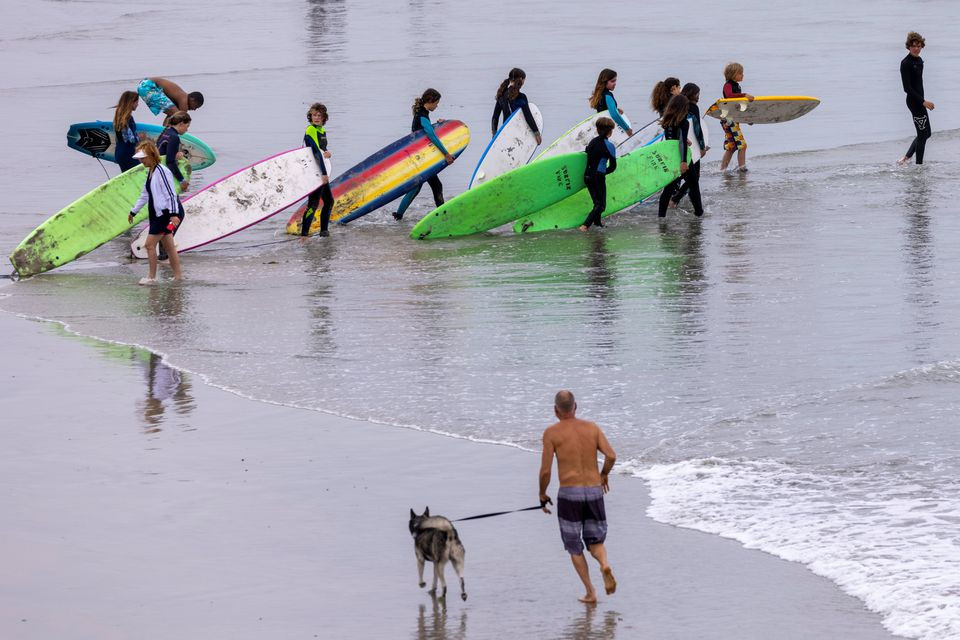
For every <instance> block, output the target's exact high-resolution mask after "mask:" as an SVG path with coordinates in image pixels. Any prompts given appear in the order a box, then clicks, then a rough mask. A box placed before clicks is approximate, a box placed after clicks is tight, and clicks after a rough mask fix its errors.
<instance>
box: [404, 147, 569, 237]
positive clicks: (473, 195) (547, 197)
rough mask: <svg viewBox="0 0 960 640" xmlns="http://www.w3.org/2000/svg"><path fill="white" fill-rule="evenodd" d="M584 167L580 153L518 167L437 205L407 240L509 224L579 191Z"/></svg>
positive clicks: (467, 232)
mask: <svg viewBox="0 0 960 640" xmlns="http://www.w3.org/2000/svg"><path fill="white" fill-rule="evenodd" d="M586 167H587V154H585V153H565V154H562V155H558V156H554V157H552V158H547V159H545V160H538V161H537V162H535V163H533V164H528V165H525V166H522V167H519V168H517V169H514V170H513V171H509V172H507V173H505V174H503V175H501V176H497V177H496V178H494V179H493V180H491V181H489V182H485V183H483V184H481V185H478V186H476V187H474V188H473V189H470V190H469V191H465V192H464V193H461V194H460V195H458V196H457V197H456V198H453V199H452V200H449V201H447V202H446V203H444V204H442V205H440V206H439V207H437V208H436V209H434V210H433V211H431V212H430V213H429V214H427V216H426V217H425V218H424V219H423V220H421V221H420V222H418V223H417V224H416V226H415V227H414V228H413V231H411V232H410V237H411V238H413V239H415V240H425V239H427V238H430V239H433V238H449V237H453V236H466V235H470V234H472V233H480V232H482V231H488V230H490V229H493V228H496V227H499V226H500V225H504V224H507V223H508V222H513V221H514V220H516V219H517V218H522V217H524V216H526V215H529V214H531V213H533V212H535V211H540V210H541V209H543V208H544V207H549V206H550V205H552V204H553V203H555V202H559V201H561V200H563V199H564V198H568V197H570V196H571V195H573V194H574V193H576V192H577V191H581V190H583V171H584V169H586ZM584 215H586V214H584Z"/></svg>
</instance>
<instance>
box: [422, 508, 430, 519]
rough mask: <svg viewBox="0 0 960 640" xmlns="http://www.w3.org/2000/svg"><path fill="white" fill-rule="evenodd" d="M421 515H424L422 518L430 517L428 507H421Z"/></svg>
mask: <svg viewBox="0 0 960 640" xmlns="http://www.w3.org/2000/svg"><path fill="white" fill-rule="evenodd" d="M423 517H424V518H429V517H430V507H424V508H423Z"/></svg>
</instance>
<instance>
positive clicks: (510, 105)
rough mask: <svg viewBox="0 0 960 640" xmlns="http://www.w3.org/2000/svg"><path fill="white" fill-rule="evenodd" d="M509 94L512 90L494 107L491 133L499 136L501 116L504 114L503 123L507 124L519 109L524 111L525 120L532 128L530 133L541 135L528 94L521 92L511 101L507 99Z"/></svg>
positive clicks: (498, 99)
mask: <svg viewBox="0 0 960 640" xmlns="http://www.w3.org/2000/svg"><path fill="white" fill-rule="evenodd" d="M509 92H510V89H507V90H506V91H504V92H503V95H502V96H500V97H499V98H497V103H496V105H495V106H494V107H493V119H492V120H491V121H490V128H491V131H493V135H497V130H498V129H499V128H500V115H501V114H503V121H504V123H506V121H507V118H509V117H510V114H511V113H513V112H514V111H516V110H517V109H520V110H521V111H523V119H524V120H526V121H527V126H528V127H530V131H532V132H534V133H536V134H539V133H540V130H539V129H538V128H537V121H536V120H534V119H533V113H532V112H531V111H530V101H529V100H527V96H526V94H524V93H523V92H522V91H521V92H520V93H518V94H517V97H516V98H514V99H513V100H510V99H509V98H508V97H507V94H508V93H509Z"/></svg>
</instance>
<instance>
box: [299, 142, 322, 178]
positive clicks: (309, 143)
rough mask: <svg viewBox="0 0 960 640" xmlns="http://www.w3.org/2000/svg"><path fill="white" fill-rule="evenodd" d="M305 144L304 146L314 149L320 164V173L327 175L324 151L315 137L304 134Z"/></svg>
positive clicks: (315, 156)
mask: <svg viewBox="0 0 960 640" xmlns="http://www.w3.org/2000/svg"><path fill="white" fill-rule="evenodd" d="M303 144H304V146H307V147H310V150H311V151H313V157H314V158H316V159H317V164H318V165H320V173H321V174H322V175H327V163H326V162H324V161H323V151H321V150H320V148H319V147H317V145H316V144H314V142H313V138H311V137H310V136H308V135H305V136H303Z"/></svg>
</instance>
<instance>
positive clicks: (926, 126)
mask: <svg viewBox="0 0 960 640" xmlns="http://www.w3.org/2000/svg"><path fill="white" fill-rule="evenodd" d="M906 45H907V51H909V53H908V54H907V56H906V57H905V58H904V59H903V60H901V61H900V80H901V81H902V82H903V91H904V92H905V93H906V94H907V109H910V115H911V116H912V117H913V126H914V128H915V129H916V130H917V137H916V138H914V139H913V142H911V143H910V148H909V149H907V154H906V155H905V156H903V157H902V158H900V159H899V160H897V164H906V163H907V162H909V161H910V158H912V157H913V154H914V153H916V154H917V164H923V151H924V147H926V145H927V138H929V137H930V135H931V132H930V116H929V114H928V113H927V109H930V110H931V111H933V103H932V102H930V101H929V100H926V99H925V98H924V97H923V58H921V57H920V52H921V51H923V48H924V47H925V46H926V45H927V41H926V40H924V39H923V36H921V35H920V34H919V33H917V32H916V31H911V32H910V33H908V34H907V43H906Z"/></svg>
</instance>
